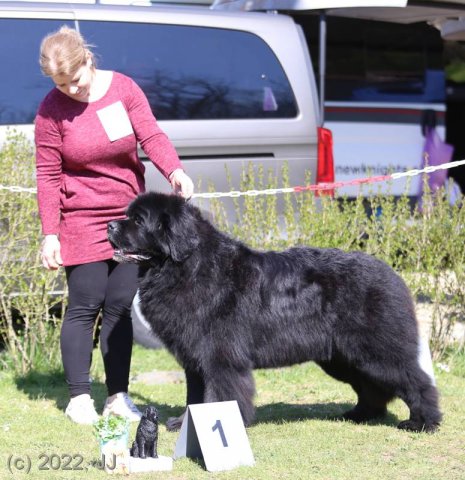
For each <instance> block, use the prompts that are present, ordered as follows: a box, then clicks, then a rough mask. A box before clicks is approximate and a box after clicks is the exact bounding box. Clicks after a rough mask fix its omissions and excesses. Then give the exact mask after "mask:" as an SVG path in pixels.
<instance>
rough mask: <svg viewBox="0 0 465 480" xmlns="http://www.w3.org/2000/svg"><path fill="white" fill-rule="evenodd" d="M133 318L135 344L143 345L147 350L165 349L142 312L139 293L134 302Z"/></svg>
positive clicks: (132, 308)
mask: <svg viewBox="0 0 465 480" xmlns="http://www.w3.org/2000/svg"><path fill="white" fill-rule="evenodd" d="M131 317H132V330H133V336H134V342H136V343H137V344H138V345H142V346H143V347H145V348H153V349H157V348H163V347H164V345H163V343H162V342H161V340H160V339H159V338H158V337H157V335H155V333H153V331H152V329H151V328H150V325H149V323H148V322H147V320H146V319H145V317H144V315H142V312H141V311H140V307H139V295H138V293H136V296H135V297H134V300H133V302H132V307H131Z"/></svg>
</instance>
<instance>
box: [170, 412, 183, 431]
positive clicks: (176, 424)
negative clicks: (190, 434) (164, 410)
mask: <svg viewBox="0 0 465 480" xmlns="http://www.w3.org/2000/svg"><path fill="white" fill-rule="evenodd" d="M183 419H184V414H182V415H181V416H180V417H170V418H168V420H167V421H166V429H167V430H168V432H177V431H178V430H180V429H181V425H182V421H183Z"/></svg>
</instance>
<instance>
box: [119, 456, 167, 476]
mask: <svg viewBox="0 0 465 480" xmlns="http://www.w3.org/2000/svg"><path fill="white" fill-rule="evenodd" d="M169 470H173V459H172V458H171V457H163V456H162V455H158V458H134V457H129V473H138V472H164V471H169Z"/></svg>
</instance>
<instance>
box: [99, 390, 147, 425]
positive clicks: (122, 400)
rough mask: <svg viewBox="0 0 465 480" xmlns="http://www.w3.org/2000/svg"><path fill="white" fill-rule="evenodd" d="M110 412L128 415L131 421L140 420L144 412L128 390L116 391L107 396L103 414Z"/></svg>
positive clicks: (123, 415)
mask: <svg viewBox="0 0 465 480" xmlns="http://www.w3.org/2000/svg"><path fill="white" fill-rule="evenodd" d="M110 413H112V414H113V415H120V416H122V417H126V418H127V419H128V420H129V421H130V422H138V421H139V420H140V419H141V418H142V413H141V412H140V411H139V409H138V408H137V407H136V406H135V405H134V403H133V401H132V400H131V399H130V398H129V396H128V394H127V393H126V392H119V393H115V394H114V395H112V396H111V397H108V398H107V400H106V402H105V406H104V407H103V414H102V415H103V416H106V415H109V414H110Z"/></svg>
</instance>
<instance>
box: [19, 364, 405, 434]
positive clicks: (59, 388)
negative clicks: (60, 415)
mask: <svg viewBox="0 0 465 480" xmlns="http://www.w3.org/2000/svg"><path fill="white" fill-rule="evenodd" d="M15 381H16V385H17V387H18V389H19V390H21V391H23V392H24V393H26V394H27V395H28V397H29V399H31V400H37V399H42V398H47V399H50V400H53V401H55V404H56V407H57V408H58V409H59V410H61V411H62V412H64V411H65V409H66V406H67V405H68V402H69V394H68V387H67V385H66V380H65V377H64V374H63V371H62V370H56V371H51V372H37V371H33V372H30V373H28V374H27V375H25V376H18V377H16V379H15ZM91 390H92V398H93V399H94V400H95V408H96V409H97V412H98V413H101V412H102V409H103V404H104V402H105V399H106V396H107V389H106V386H105V385H104V384H103V383H101V382H98V381H93V382H92V385H91ZM131 398H132V400H133V401H134V403H135V404H136V405H137V407H138V408H139V409H140V410H141V411H144V410H145V408H146V407H148V406H149V405H155V406H156V407H157V409H158V410H159V413H160V423H161V424H166V421H167V420H168V418H169V417H178V416H180V415H181V414H182V413H183V412H184V405H183V404H181V405H179V406H172V405H167V404H164V403H158V402H154V401H153V400H151V399H149V398H148V397H145V396H143V395H139V394H138V393H136V392H132V393H131ZM353 406H354V404H351V403H334V402H330V403H315V404H290V403H282V402H279V403H273V404H269V405H262V406H259V407H257V409H256V417H255V421H254V424H257V423H274V424H277V425H279V424H282V423H287V422H299V421H302V420H311V419H314V420H329V421H340V420H341V419H342V414H343V413H344V412H346V411H347V410H350V409H351V408H353ZM398 423H399V419H398V418H397V417H396V416H395V415H393V414H391V413H389V412H388V414H387V415H386V416H385V417H383V418H379V419H376V420H371V421H369V422H367V424H368V425H393V426H396V425H397V424H398Z"/></svg>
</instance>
